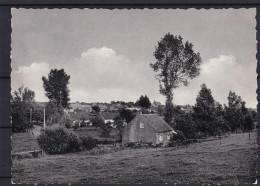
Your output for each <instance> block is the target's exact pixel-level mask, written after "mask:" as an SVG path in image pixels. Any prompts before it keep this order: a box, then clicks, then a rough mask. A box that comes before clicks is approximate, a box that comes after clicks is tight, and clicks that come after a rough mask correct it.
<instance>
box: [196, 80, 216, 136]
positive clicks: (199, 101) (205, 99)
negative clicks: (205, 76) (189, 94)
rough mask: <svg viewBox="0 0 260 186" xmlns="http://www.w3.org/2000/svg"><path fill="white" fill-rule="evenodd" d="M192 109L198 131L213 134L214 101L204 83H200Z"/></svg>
mask: <svg viewBox="0 0 260 186" xmlns="http://www.w3.org/2000/svg"><path fill="white" fill-rule="evenodd" d="M193 110H194V115H195V118H196V120H197V124H198V129H199V131H201V132H203V133H207V134H210V135H213V134H214V132H215V126H214V124H215V122H213V121H214V120H215V119H216V113H215V101H214V98H213V96H212V93H211V90H210V89H208V88H207V86H206V84H202V85H201V90H200V91H199V94H198V96H197V98H196V104H195V106H194V108H193Z"/></svg>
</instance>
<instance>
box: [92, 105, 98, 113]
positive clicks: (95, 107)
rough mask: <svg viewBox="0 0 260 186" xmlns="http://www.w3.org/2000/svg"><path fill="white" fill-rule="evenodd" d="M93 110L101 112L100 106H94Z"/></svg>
mask: <svg viewBox="0 0 260 186" xmlns="http://www.w3.org/2000/svg"><path fill="white" fill-rule="evenodd" d="M92 110H94V111H95V112H97V113H99V112H100V108H99V106H97V105H95V106H93V107H92Z"/></svg>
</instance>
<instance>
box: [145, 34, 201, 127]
mask: <svg viewBox="0 0 260 186" xmlns="http://www.w3.org/2000/svg"><path fill="white" fill-rule="evenodd" d="M154 57H155V59H156V62H155V63H151V64H150V66H151V68H152V69H153V70H154V71H155V72H157V73H158V74H157V75H156V78H157V79H158V80H159V83H160V93H161V94H162V95H164V96H166V105H165V121H166V122H168V123H171V121H172V118H173V114H172V108H173V103H172V101H173V92H172V91H173V89H175V88H177V87H179V86H181V85H184V86H187V85H188V84H189V81H190V80H191V79H193V78H195V77H196V76H198V75H199V71H200V68H199V65H200V63H201V58H200V54H199V53H195V52H194V51H193V44H192V43H189V42H188V41H187V42H186V43H183V41H182V37H181V36H173V35H172V34H170V33H167V34H165V36H164V37H163V38H162V39H161V41H159V42H158V46H157V47H156V49H155V52H154Z"/></svg>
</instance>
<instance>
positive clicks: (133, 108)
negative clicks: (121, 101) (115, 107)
mask: <svg viewBox="0 0 260 186" xmlns="http://www.w3.org/2000/svg"><path fill="white" fill-rule="evenodd" d="M126 110H130V111H133V112H140V110H141V108H138V107H132V108H126Z"/></svg>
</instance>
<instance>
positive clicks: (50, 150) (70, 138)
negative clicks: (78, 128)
mask: <svg viewBox="0 0 260 186" xmlns="http://www.w3.org/2000/svg"><path fill="white" fill-rule="evenodd" d="M37 141H38V144H39V146H40V147H41V148H42V149H43V150H44V152H46V153H47V154H63V153H67V152H72V151H75V150H79V147H80V146H81V141H80V139H79V137H78V135H77V134H76V133H74V132H71V131H69V130H68V129H66V128H65V127H63V126H60V125H54V126H51V127H47V128H46V129H43V130H42V132H41V134H40V135H39V136H38V138H37Z"/></svg>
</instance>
